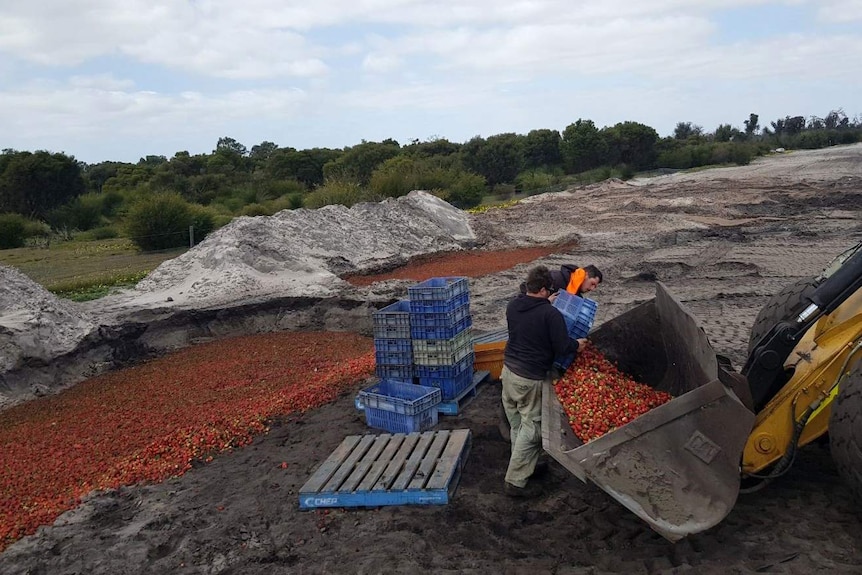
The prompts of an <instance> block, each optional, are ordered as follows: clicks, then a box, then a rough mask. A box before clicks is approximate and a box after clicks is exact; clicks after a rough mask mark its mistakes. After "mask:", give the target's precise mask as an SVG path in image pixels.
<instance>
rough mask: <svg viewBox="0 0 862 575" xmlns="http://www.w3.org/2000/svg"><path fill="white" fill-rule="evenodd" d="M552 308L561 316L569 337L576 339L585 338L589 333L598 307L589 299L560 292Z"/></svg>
mask: <svg viewBox="0 0 862 575" xmlns="http://www.w3.org/2000/svg"><path fill="white" fill-rule="evenodd" d="M554 307H555V308H557V309H558V310H560V312H561V313H562V314H563V318H565V320H566V329H567V330H568V332H569V337H570V338H572V339H578V338H580V337H587V334H589V333H590V329H592V327H593V321H594V320H595V317H596V310H597V309H598V307H599V306H598V304H597V303H596V302H594V301H593V300H591V299H586V298H583V297H580V296H576V295H572V294H570V293H568V292H566V291H560V292H559V293H558V295H557V299H556V300H555V301H554Z"/></svg>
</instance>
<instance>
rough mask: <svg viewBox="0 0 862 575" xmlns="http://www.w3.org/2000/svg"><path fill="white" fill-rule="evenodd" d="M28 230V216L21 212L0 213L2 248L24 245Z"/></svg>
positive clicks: (0, 247) (0, 243) (0, 244)
mask: <svg viewBox="0 0 862 575" xmlns="http://www.w3.org/2000/svg"><path fill="white" fill-rule="evenodd" d="M26 230H27V218H25V217H24V216H22V215H21V214H14V213H9V214H0V250H8V249H11V248H20V247H22V246H23V245H24V240H25V239H26V237H27V235H26Z"/></svg>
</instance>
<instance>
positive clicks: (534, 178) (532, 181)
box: [515, 170, 560, 193]
mask: <svg viewBox="0 0 862 575" xmlns="http://www.w3.org/2000/svg"><path fill="white" fill-rule="evenodd" d="M559 182H560V178H559V177H558V176H557V175H556V174H553V173H551V172H549V171H547V170H529V171H527V172H521V173H520V174H518V177H517V178H515V185H516V186H517V188H518V190H520V191H524V192H527V193H529V192H531V191H533V190H542V189H544V188H549V187H551V186H554V185H556V184H558V183H559Z"/></svg>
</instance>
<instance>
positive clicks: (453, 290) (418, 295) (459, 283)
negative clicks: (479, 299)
mask: <svg viewBox="0 0 862 575" xmlns="http://www.w3.org/2000/svg"><path fill="white" fill-rule="evenodd" d="M464 293H465V294H468V295H469V293H470V283H469V281H468V280H467V278H466V277H438V278H430V279H427V280H425V281H424V282H420V283H418V284H416V285H414V286H411V287H408V288H407V294H408V295H409V297H410V301H411V302H412V301H414V300H416V301H421V300H436V301H446V300H449V299H452V298H454V297H455V296H458V295H461V294H464Z"/></svg>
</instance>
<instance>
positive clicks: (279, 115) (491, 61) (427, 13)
mask: <svg viewBox="0 0 862 575" xmlns="http://www.w3.org/2000/svg"><path fill="white" fill-rule="evenodd" d="M837 109H842V110H843V111H844V112H845V113H846V114H847V115H848V116H849V117H850V118H851V119H852V118H856V117H859V116H862V0H772V1H770V0H625V1H624V0H595V1H593V0H588V1H585V0H518V1H507V0H493V1H491V0H433V1H432V0H304V1H302V2H298V1H296V0H242V1H237V0H170V1H163V0H121V1H118V0H26V1H22V0H0V149H5V148H11V149H15V150H30V151H34V150H49V151H52V152H64V153H66V154H69V155H73V156H75V157H76V158H77V159H78V160H81V161H84V162H87V163H97V162H101V161H109V160H110V161H124V162H136V161H138V159H140V158H142V157H144V156H147V155H161V156H166V157H168V158H170V157H171V156H173V155H174V154H175V153H176V152H178V151H188V152H190V153H192V154H199V153H210V152H212V151H213V149H214V148H215V146H216V142H217V141H218V139H219V138H220V137H223V136H228V137H231V138H234V139H235V140H237V141H239V142H241V143H243V144H245V145H246V146H247V147H248V148H251V147H252V146H253V145H255V144H259V143H261V142H264V141H269V142H274V143H276V144H277V145H278V146H280V147H293V148H296V149H300V150H301V149H308V148H314V147H326V148H344V147H347V146H353V145H356V144H359V143H361V142H362V141H381V140H384V139H386V138H394V139H395V140H397V141H398V142H399V143H401V144H408V143H410V142H411V141H413V140H419V141H426V140H430V139H435V138H446V139H448V140H450V141H453V142H465V141H467V140H469V139H470V138H472V137H474V136H482V137H488V136H493V135H495V134H501V133H506V132H515V133H519V134H526V133H528V132H529V131H530V130H534V129H542V128H550V129H556V130H560V131H562V130H564V129H565V127H566V126H568V125H569V124H571V123H573V122H575V121H577V120H578V119H589V120H592V121H593V122H594V123H595V124H596V125H597V126H598V127H600V128H601V127H604V126H612V125H614V124H616V123H618V122H624V121H635V122H641V123H643V124H646V125H649V126H652V127H653V128H655V129H656V131H657V132H658V133H659V135H660V136H668V135H671V134H672V133H673V130H674V128H675V126H676V124H677V123H678V122H691V123H693V124H695V125H698V126H701V127H703V129H704V130H705V131H706V132H712V131H714V130H715V128H716V127H717V126H718V125H720V124H731V125H733V126H735V127H737V128H740V129H744V124H743V121H744V120H746V119H748V117H749V114H751V113H756V114H758V115H759V117H760V124H761V126H768V125H769V122H770V121H773V120H775V119H777V118H783V117H785V116H797V115H802V116H805V117H810V116H812V115H813V116H819V117H824V116H826V115H827V114H828V113H829V112H830V111H832V110H837Z"/></svg>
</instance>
